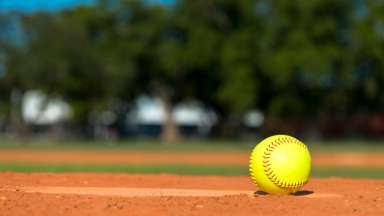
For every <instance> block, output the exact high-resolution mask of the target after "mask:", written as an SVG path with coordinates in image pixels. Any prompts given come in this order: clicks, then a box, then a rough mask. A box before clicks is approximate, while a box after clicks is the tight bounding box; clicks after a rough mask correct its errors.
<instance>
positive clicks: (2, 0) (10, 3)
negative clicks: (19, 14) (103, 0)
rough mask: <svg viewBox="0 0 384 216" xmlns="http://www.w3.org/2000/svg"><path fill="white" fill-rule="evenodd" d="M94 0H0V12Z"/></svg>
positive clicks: (49, 8) (51, 8)
mask: <svg viewBox="0 0 384 216" xmlns="http://www.w3.org/2000/svg"><path fill="white" fill-rule="evenodd" d="M148 1H149V2H151V3H163V4H172V2H174V1H175V0H148ZM93 2H95V0H0V12H1V11H2V12H4V11H15V10H16V11H23V12H34V11H39V10H45V11H58V10H61V9H64V8H70V7H74V6H78V5H89V4H92V3H93Z"/></svg>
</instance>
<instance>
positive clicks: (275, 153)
mask: <svg viewBox="0 0 384 216" xmlns="http://www.w3.org/2000/svg"><path fill="white" fill-rule="evenodd" d="M249 172H250V175H251V178H252V181H253V182H254V183H255V184H257V186H258V187H259V188H260V190H262V191H264V192H267V193H271V194H291V193H294V192H297V191H299V190H300V189H301V188H302V187H303V186H304V185H305V184H306V183H307V182H308V178H309V175H310V172H311V155H310V154H309V151H308V148H307V146H306V145H305V144H304V143H302V142H301V141H300V140H298V139H296V138H294V137H291V136H287V135H275V136H271V137H268V138H266V139H264V140H263V141H261V142H260V143H259V144H257V145H256V147H255V148H254V149H253V151H252V154H251V158H250V163H249Z"/></svg>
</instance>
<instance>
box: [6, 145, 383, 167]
mask: <svg viewBox="0 0 384 216" xmlns="http://www.w3.org/2000/svg"><path fill="white" fill-rule="evenodd" d="M248 160H249V153H247V152H144V151H122V152H116V151H105V152H102V151H81V150H69V151H68V150H67V151H47V150H9V149H8V150H0V161H1V162H34V163H87V164H119V165H124V164H139V165H145V164H147V165H148V164H203V165H248ZM312 160H313V164H314V165H318V166H354V167H356V166H369V167H384V153H352V152H351V153H348V152H344V153H337V154H336V153H315V154H313V155H312Z"/></svg>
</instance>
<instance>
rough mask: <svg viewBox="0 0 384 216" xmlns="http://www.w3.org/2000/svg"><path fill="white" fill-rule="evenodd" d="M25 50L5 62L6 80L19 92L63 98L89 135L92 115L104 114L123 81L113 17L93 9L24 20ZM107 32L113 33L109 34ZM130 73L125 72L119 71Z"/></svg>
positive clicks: (36, 15)
mask: <svg viewBox="0 0 384 216" xmlns="http://www.w3.org/2000/svg"><path fill="white" fill-rule="evenodd" d="M23 23H24V26H25V31H26V35H27V40H28V41H27V47H26V48H25V50H24V51H23V53H21V55H17V56H14V58H12V57H11V58H10V60H9V63H10V64H9V66H10V67H9V68H10V73H9V76H10V77H20V78H21V79H20V80H23V81H26V82H24V83H23V84H22V87H23V89H30V88H37V89H42V90H45V92H46V93H48V94H49V95H50V96H57V95H59V96H62V97H64V98H65V99H66V100H67V101H69V102H70V104H71V105H72V108H73V109H74V120H75V122H77V123H79V124H80V125H81V126H82V128H83V131H84V132H86V133H88V134H89V132H87V131H88V128H89V125H90V123H89V116H90V113H91V112H94V111H98V110H102V109H105V108H106V107H107V106H108V104H109V103H110V101H111V99H112V98H113V97H114V95H115V94H116V91H117V90H119V86H120V85H123V84H127V83H123V80H124V81H126V80H125V78H126V77H127V76H126V74H124V73H123V70H122V69H120V70H119V69H118V67H119V65H118V64H116V60H115V58H114V56H113V55H114V54H113V48H114V47H113V46H112V43H113V40H114V38H110V35H111V34H113V28H114V27H115V22H114V17H113V16H111V14H110V13H108V12H106V11H99V10H98V9H97V8H96V7H88V8H76V9H74V10H70V11H64V12H61V13H59V14H46V13H38V14H33V15H31V16H26V17H25V18H24V22H23ZM111 32H112V33H111ZM124 72H126V73H129V71H128V70H127V71H124Z"/></svg>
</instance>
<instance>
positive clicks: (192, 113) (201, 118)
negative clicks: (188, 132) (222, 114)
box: [127, 96, 217, 134]
mask: <svg viewBox="0 0 384 216" xmlns="http://www.w3.org/2000/svg"><path fill="white" fill-rule="evenodd" d="M172 116H173V118H174V120H175V122H176V124H177V125H178V126H187V127H196V129H197V131H198V132H199V133H201V134H206V133H208V132H209V131H210V129H211V127H212V126H213V125H214V124H215V123H216V122H217V115H216V113H215V112H214V111H212V110H210V109H207V108H205V107H204V106H203V105H202V104H201V103H199V102H196V101H191V102H184V103H180V104H178V105H176V106H175V107H174V110H173V113H172ZM165 120H166V113H165V106H164V104H163V102H162V101H161V100H160V99H159V98H155V97H149V96H141V97H139V98H138V99H137V100H136V102H135V105H134V108H133V110H132V111H131V112H130V113H129V114H128V118H127V122H128V124H130V125H160V126H161V125H163V123H164V122H165Z"/></svg>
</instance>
